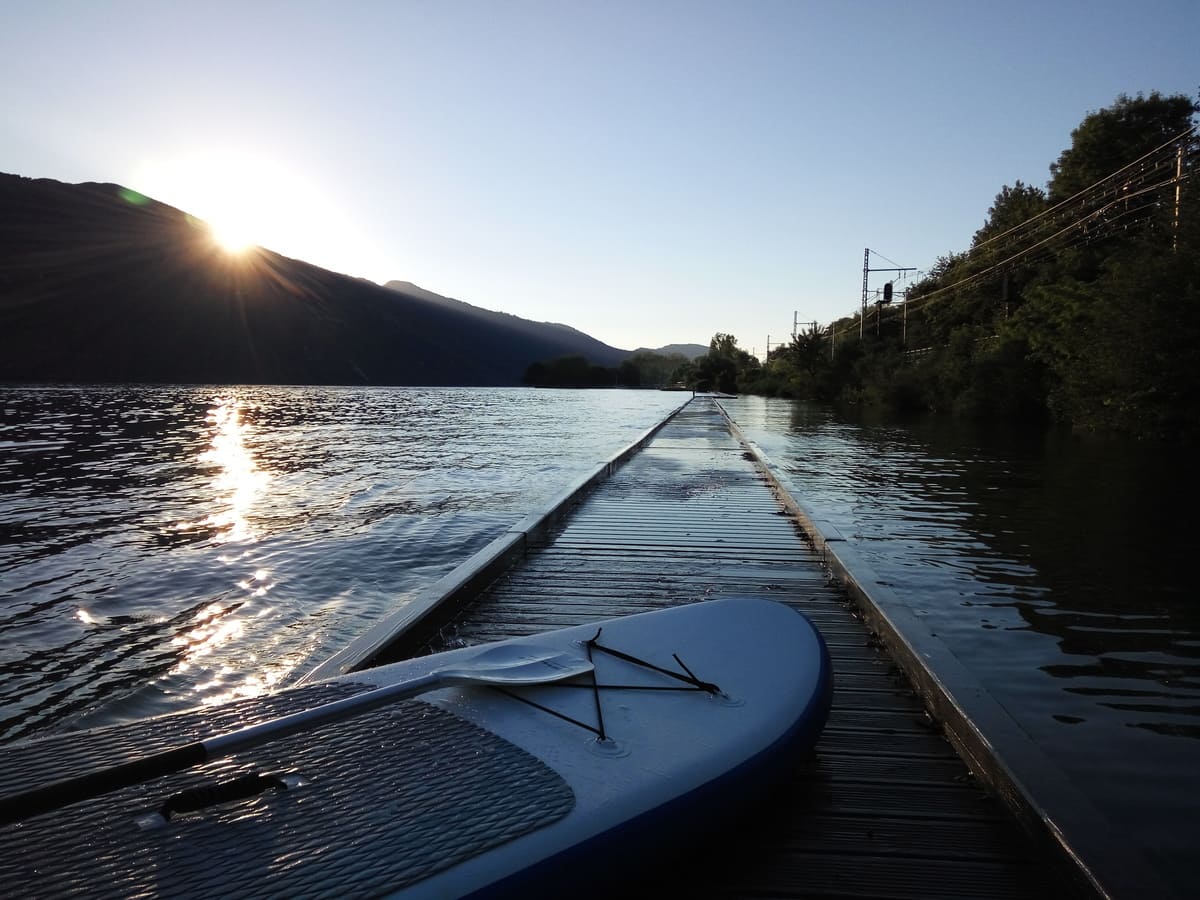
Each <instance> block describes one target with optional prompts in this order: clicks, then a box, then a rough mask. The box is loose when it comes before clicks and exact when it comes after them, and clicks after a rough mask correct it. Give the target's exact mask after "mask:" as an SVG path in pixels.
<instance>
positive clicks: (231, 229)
mask: <svg viewBox="0 0 1200 900" xmlns="http://www.w3.org/2000/svg"><path fill="white" fill-rule="evenodd" d="M139 179H140V182H141V183H142V184H144V185H145V187H140V188H139V190H140V191H141V192H142V193H145V194H148V195H149V196H153V197H155V198H156V199H159V200H162V201H163V202H164V203H169V204H171V205H172V206H176V207H178V208H179V209H182V210H183V211H184V212H186V213H188V214H189V215H192V216H195V217H196V218H197V219H200V220H201V221H203V222H205V223H206V224H207V225H208V228H209V231H210V233H211V234H212V238H213V241H214V243H216V245H217V246H218V247H220V248H221V249H222V250H224V251H225V252H226V253H229V254H231V255H234V254H242V253H245V252H246V251H247V250H249V249H250V248H252V247H256V246H265V247H270V248H271V249H283V247H281V246H280V245H284V246H286V245H287V244H289V243H291V242H293V241H294V240H295V236H296V233H297V230H298V228H300V227H302V223H303V219H304V217H303V216H302V215H298V214H297V213H298V211H297V208H296V205H297V198H298V197H303V196H304V195H305V193H306V185H305V181H304V179H303V178H301V177H300V176H298V175H297V174H295V173H293V172H290V171H289V170H288V169H287V167H286V166H283V165H281V164H279V163H278V162H277V161H275V160H272V159H270V158H269V157H266V156H260V155H256V154H253V153H249V152H245V151H240V150H203V151H195V152H191V153H187V154H181V155H180V156H177V157H174V158H172V159H170V160H168V161H165V162H161V163H158V164H155V165H147V166H143V168H142V171H141V172H140V173H139Z"/></svg>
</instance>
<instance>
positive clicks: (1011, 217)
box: [971, 179, 1046, 248]
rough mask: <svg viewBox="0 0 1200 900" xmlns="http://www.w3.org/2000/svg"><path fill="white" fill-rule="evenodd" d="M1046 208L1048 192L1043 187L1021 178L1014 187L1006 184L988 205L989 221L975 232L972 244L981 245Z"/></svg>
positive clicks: (973, 245)
mask: <svg viewBox="0 0 1200 900" xmlns="http://www.w3.org/2000/svg"><path fill="white" fill-rule="evenodd" d="M1045 209H1046V192H1045V191H1044V190H1042V189H1041V188H1039V187H1033V186H1032V185H1028V184H1025V183H1024V182H1022V181H1021V180H1020V179H1018V180H1017V183H1016V184H1014V185H1013V186H1012V187H1009V186H1008V185H1007V184H1006V185H1005V186H1004V187H1003V188H1001V189H1000V193H999V194H997V195H996V199H995V200H993V201H992V205H991V206H990V207H988V217H987V221H986V222H984V223H983V227H982V228H980V229H979V230H978V231H976V232H975V237H974V239H973V240H972V241H971V246H972V247H973V248H974V247H979V245H980V244H983V243H984V242H986V241H988V240H991V239H992V238H996V237H998V236H1000V235H1002V234H1004V233H1005V232H1008V231H1011V230H1012V229H1014V228H1016V227H1017V226H1018V225H1020V224H1022V223H1023V222H1027V221H1028V220H1030V219H1032V218H1033V217H1034V216H1036V215H1037V214H1038V213H1041V212H1044V211H1045Z"/></svg>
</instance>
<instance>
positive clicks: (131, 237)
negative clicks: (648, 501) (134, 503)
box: [0, 173, 629, 386]
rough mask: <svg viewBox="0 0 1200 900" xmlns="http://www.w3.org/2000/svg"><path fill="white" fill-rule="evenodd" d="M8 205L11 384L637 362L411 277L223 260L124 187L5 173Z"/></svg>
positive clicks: (161, 208) (438, 373)
mask: <svg viewBox="0 0 1200 900" xmlns="http://www.w3.org/2000/svg"><path fill="white" fill-rule="evenodd" d="M0 208H2V209H3V210H4V211H5V215H4V217H3V221H2V222H0V380H3V381H9V382H14V381H24V382H50V383H55V382H112V381H127V382H145V383H171V382H174V383H275V384H396V385H405V384H407V385H418V384H419V385H440V384H444V385H461V386H475V385H477V386H494V385H516V384H520V383H521V378H522V376H523V375H524V373H525V370H526V369H527V368H528V366H529V365H531V364H532V363H534V362H539V361H542V360H546V359H551V358H554V357H559V356H568V355H582V356H584V357H585V358H587V359H588V360H589V362H591V363H593V364H596V365H602V366H616V365H618V364H619V363H620V361H621V360H623V359H625V358H627V357H628V356H629V351H627V350H622V349H619V348H616V347H611V346H609V345H607V344H604V343H603V342H601V341H599V340H597V339H595V338H592V337H591V336H589V335H586V334H584V333H583V332H581V331H578V330H576V329H574V328H571V327H570V326H566V325H559V324H556V323H538V322H531V321H529V320H526V319H521V318H520V317H518V316H514V315H511V314H508V313H500V312H494V311H491V310H485V309H482V308H481V307H476V306H472V305H471V304H469V303H465V302H463V301H460V300H453V299H451V298H446V297H441V296H440V295H437V294H434V293H433V292H432V291H427V290H425V289H423V288H419V287H417V286H416V285H413V284H411V283H410V282H389V283H388V285H384V286H381V285H377V284H374V283H373V282H370V281H367V280H365V279H361V278H355V277H353V276H350V275H344V274H340V273H336V272H330V271H328V270H325V269H322V268H320V267H318V266H314V265H312V264H310V263H307V262H304V261H302V260H295V259H290V258H288V257H285V256H283V255H281V254H278V253H275V252H273V251H270V250H264V249H262V248H254V249H251V250H250V251H247V252H246V253H245V254H243V255H240V256H231V255H228V254H226V253H225V252H224V251H222V250H220V249H219V248H218V247H217V245H216V243H215V241H213V239H212V237H211V234H210V233H209V231H208V229H207V227H206V226H205V225H204V223H202V222H200V221H199V220H197V219H195V218H194V217H192V216H189V215H188V214H186V213H184V212H183V211H181V210H177V209H175V208H174V207H171V206H168V205H166V204H163V203H160V202H158V201H156V200H152V199H149V198H145V197H142V196H141V195H139V194H137V193H136V192H133V191H131V190H129V189H127V188H124V187H122V186H120V185H117V184H111V183H100V182H85V183H83V184H77V185H71V184H66V183H64V182H59V181H54V180H52V179H32V178H27V177H25V176H20V175H10V174H3V173H0Z"/></svg>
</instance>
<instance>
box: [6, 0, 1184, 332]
mask: <svg viewBox="0 0 1200 900" xmlns="http://www.w3.org/2000/svg"><path fill="white" fill-rule="evenodd" d="M1198 37H1200V2H1196V0H1177V2H1159V0H1148V2H1141V3H1138V4H1131V3H1116V2H1108V0H1094V2H1086V3H1084V2H1042V3H1025V2H1009V3H1003V4H1000V3H988V4H983V3H970V2H953V3H951V2H922V0H912V2H907V3H898V2H897V3H882V2H861V3H859V2H845V3H821V4H818V3H809V2H800V0H795V2H755V0H743V2H722V3H717V2H703V0H696V2H667V0H663V2H656V0H643V2H591V3H583V2H571V0H558V2H541V0H536V2H535V0H512V2H501V0H495V2H480V0H476V2H455V0H441V2H432V0H429V2H406V0H391V2H355V0H341V2H328V3H319V2H289V3H282V2H254V0H241V2H229V3H225V2H216V0H212V2H204V3H194V4H191V3H174V2H120V0H116V2H104V3H99V2H80V3H67V2H55V0H43V2H12V3H8V4H6V5H5V6H4V8H3V10H2V11H0V108H2V109H3V110H4V115H3V117H2V118H0V171H5V172H13V173H17V174H21V175H27V176H32V177H45V178H55V179H59V180H62V181H68V182H79V181H113V182H119V183H121V184H125V185H127V186H129V187H132V188H135V189H137V190H140V191H142V192H143V193H147V194H149V195H151V196H153V197H155V198H156V199H159V200H162V201H164V202H167V203H170V204H172V205H174V206H179V207H180V208H182V209H185V210H187V211H188V212H192V213H194V214H196V215H199V216H201V217H202V218H206V219H209V220H210V221H213V222H214V224H218V223H222V224H223V225H224V226H225V227H227V228H233V229H240V230H244V231H245V233H246V234H248V235H249V236H251V237H252V238H253V239H254V240H256V241H257V242H259V243H262V244H263V245H264V246H267V247H269V248H271V249H274V250H278V251H280V252H283V253H286V254H288V255H291V256H297V257H301V258H304V259H308V260H310V261H311V262H314V263H317V264H318V265H323V266H326V267H327V268H331V269H335V270H337V271H342V272H346V273H349V274H352V275H356V276H362V277H366V278H369V279H371V280H373V281H378V282H384V281H388V280H390V279H400V280H408V281H412V282H415V283H416V284H419V285H420V286H422V287H425V288H427V289H429V290H432V291H436V292H437V293H440V294H445V295H448V296H453V297H457V298H458V299H461V300H465V301H467V302H470V303H474V304H476V305H478V306H483V307H486V308H489V309H497V310H502V311H504V312H509V313H513V314H515V315H519V316H522V317H525V318H530V319H535V320H539V321H540V320H546V321H556V322H563V323H566V324H568V325H571V326H573V327H576V328H579V329H580V330H582V331H585V332H587V333H589V334H591V335H593V336H595V337H597V338H599V339H601V340H603V341H605V342H607V343H609V344H612V345H614V346H618V347H623V348H627V349H633V348H635V347H638V346H659V345H662V344H666V343H670V342H695V343H707V342H708V340H709V338H710V337H711V336H712V335H713V334H714V333H715V332H718V331H722V332H730V333H733V334H734V335H735V336H736V337H737V338H738V341H739V344H740V345H741V346H742V347H744V348H746V349H748V350H750V349H753V350H755V351H756V352H757V353H758V354H760V355H762V354H763V353H764V351H765V349H766V342H767V338H768V335H770V338H771V341H772V343H774V342H777V341H780V340H783V339H785V338H786V337H787V335H788V334H789V333H790V332H791V329H792V323H793V315H794V314H798V317H799V319H800V320H801V321H810V320H816V321H819V322H821V323H827V322H829V321H831V320H832V319H834V318H835V317H838V316H842V315H846V314H849V313H851V312H853V311H854V310H855V309H856V308H857V306H858V303H859V298H860V292H861V282H862V272H861V269H862V257H863V249H864V248H865V247H870V248H872V250H875V251H877V252H878V253H880V254H882V255H883V256H885V257H886V258H888V259H890V260H894V261H895V262H896V263H898V264H900V265H905V266H916V267H918V268H927V267H928V266H930V265H931V264H932V263H933V262H934V261H935V260H936V258H937V257H938V256H939V255H941V254H944V253H947V252H950V251H956V250H962V249H965V248H966V246H967V245H968V244H969V242H970V239H971V235H972V234H973V232H974V231H975V229H977V228H978V227H979V226H980V225H981V224H982V223H983V220H984V217H985V215H986V213H987V208H988V206H989V205H990V204H991V202H992V200H993V198H994V197H995V195H996V193H997V192H998V191H999V190H1000V188H1001V187H1002V186H1003V185H1005V184H1012V183H1013V182H1014V181H1016V180H1017V179H1021V180H1023V181H1025V182H1026V183H1032V184H1037V185H1043V184H1044V183H1045V182H1046V179H1047V178H1048V174H1049V172H1048V167H1049V164H1050V163H1051V162H1052V161H1054V159H1056V158H1057V156H1058V154H1059V153H1060V152H1061V151H1062V150H1063V149H1065V148H1066V147H1067V146H1069V144H1070V133H1071V130H1072V129H1073V128H1074V127H1075V126H1076V125H1078V124H1079V122H1080V120H1081V119H1082V118H1083V117H1084V115H1086V114H1087V113H1088V112H1089V111H1092V110H1096V109H1100V108H1102V107H1105V106H1107V105H1109V104H1111V103H1112V102H1113V101H1114V100H1115V99H1116V97H1117V95H1118V94H1121V93H1126V94H1130V95H1133V94H1136V93H1138V92H1139V91H1141V92H1149V91H1153V90H1158V91H1161V92H1163V93H1184V94H1188V95H1190V96H1193V97H1194V96H1196V92H1197V89H1198V87H1200V66H1197V65H1196V60H1197V59H1198V58H1200V55H1198V52H1197V49H1196V40H1197V38H1198ZM873 263H874V264H875V265H879V266H882V265H886V263H884V262H883V261H882V260H880V259H875V260H873ZM872 279H873V280H872V286H873V287H874V286H881V284H882V280H883V276H879V275H876V276H872Z"/></svg>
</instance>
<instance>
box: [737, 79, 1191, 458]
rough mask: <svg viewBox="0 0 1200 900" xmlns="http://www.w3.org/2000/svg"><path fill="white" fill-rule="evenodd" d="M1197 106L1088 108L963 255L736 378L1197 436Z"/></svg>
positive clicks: (1140, 99) (851, 397)
mask: <svg viewBox="0 0 1200 900" xmlns="http://www.w3.org/2000/svg"><path fill="white" fill-rule="evenodd" d="M1197 112H1200V105H1198V104H1197V103H1195V102H1193V101H1192V100H1191V99H1190V98H1188V97H1186V96H1163V95H1160V94H1158V93H1152V94H1150V95H1149V96H1142V95H1139V96H1137V97H1136V98H1130V97H1127V96H1121V97H1119V98H1118V99H1117V100H1116V102H1115V103H1113V105H1112V106H1110V107H1108V108H1106V109H1102V110H1099V111H1097V112H1092V113H1089V114H1088V115H1087V116H1086V117H1085V118H1084V119H1083V121H1082V122H1081V123H1080V125H1079V127H1078V128H1076V129H1075V131H1074V132H1072V134H1071V143H1070V146H1069V147H1067V148H1066V149H1065V150H1064V151H1063V152H1062V153H1061V154H1060V156H1059V157H1058V159H1057V160H1054V161H1053V162H1052V163H1051V165H1050V178H1049V181H1048V182H1047V184H1046V185H1045V187H1038V186H1032V185H1027V184H1023V183H1022V182H1020V181H1017V182H1015V183H1014V184H1012V185H1005V186H1003V187H1002V188H1001V190H1000V192H999V193H998V194H997V196H996V199H995V202H994V203H993V204H992V206H991V208H990V209H989V210H988V211H987V215H986V217H985V219H984V222H983V225H982V227H981V228H980V229H979V230H978V231H977V232H976V233H975V234H974V236H973V237H972V238H971V239H970V244H969V246H968V248H967V249H965V250H961V251H955V252H951V253H948V254H947V255H945V256H943V257H942V258H940V259H939V260H937V262H936V264H935V265H934V266H933V267H932V270H931V271H930V272H929V273H928V274H927V275H925V276H924V277H923V278H921V279H920V280H919V281H918V282H917V283H915V284H913V285H911V287H908V288H907V290H903V289H902V287H901V286H900V285H897V286H896V288H895V292H894V293H893V295H892V297H891V299H890V302H883V301H884V299H885V298H884V297H882V296H879V297H877V298H873V299H875V300H877V301H878V302H875V303H873V304H872V305H871V306H870V307H869V308H868V311H867V316H866V319H865V320H861V321H860V315H857V314H856V315H854V316H849V317H846V318H844V319H841V320H839V321H838V322H835V323H833V325H831V326H828V327H825V328H814V329H810V331H809V332H807V333H805V334H801V335H798V336H797V337H796V339H795V340H794V341H793V342H792V343H791V344H790V345H789V346H785V347H782V348H780V349H779V350H777V351H773V352H772V355H771V358H770V360H769V361H768V363H767V365H766V366H765V367H764V368H763V369H762V370H761V371H757V370H753V369H748V370H747V371H746V372H745V373H744V376H743V377H742V378H741V379H740V381H739V386H740V388H741V389H742V390H751V391H760V392H764V393H783V394H788V395H792V396H802V397H810V398H816V399H821V400H830V401H843V402H860V403H876V404H882V405H887V406H890V407H893V408H897V409H913V410H935V411H945V412H953V413H955V414H959V415H969V416H979V417H991V418H997V417H999V418H1011V419H1020V420H1053V421H1057V422H1062V423H1069V424H1070V425H1072V426H1074V427H1076V428H1078V429H1086V430H1097V431H1120V432H1126V433H1131V434H1137V435H1141V436H1153V437H1165V438H1185V439H1196V438H1197V437H1200V184H1197V179H1196V177H1195V175H1196V173H1197V172H1198V171H1200V169H1198V165H1200V141H1198V140H1197V131H1196V128H1195V125H1194V117H1195V115H1196V113H1197ZM860 331H861V337H860ZM831 344H832V346H831Z"/></svg>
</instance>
